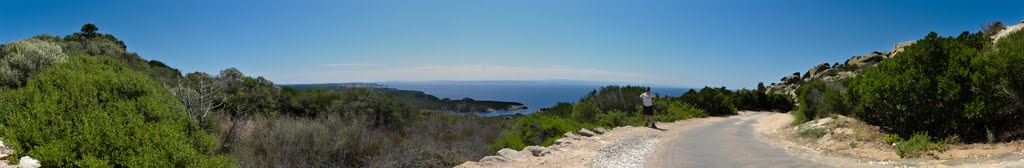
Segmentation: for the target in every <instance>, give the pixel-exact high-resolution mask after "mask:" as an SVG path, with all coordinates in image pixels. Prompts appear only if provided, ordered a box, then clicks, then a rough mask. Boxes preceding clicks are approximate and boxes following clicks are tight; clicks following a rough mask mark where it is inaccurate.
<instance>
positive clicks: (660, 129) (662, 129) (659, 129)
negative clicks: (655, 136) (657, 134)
mask: <svg viewBox="0 0 1024 168" xmlns="http://www.w3.org/2000/svg"><path fill="white" fill-rule="evenodd" d="M651 129H655V130H658V131H668V130H667V129H664V128H651Z"/></svg>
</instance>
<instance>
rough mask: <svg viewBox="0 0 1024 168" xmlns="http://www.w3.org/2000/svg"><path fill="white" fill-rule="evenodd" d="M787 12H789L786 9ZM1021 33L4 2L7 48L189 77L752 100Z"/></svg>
mask: <svg viewBox="0 0 1024 168" xmlns="http://www.w3.org/2000/svg"><path fill="white" fill-rule="evenodd" d="M782 2H784V3H782ZM1022 19H1024V1H1019V0H1006V1H945V0H926V1H902V0H856V1H832V0H813V1H807V0H786V1H768V0H752V1H735V0H714V1H712V0H706V1H705V0H701V1H688V0H665V1H655V0H635V1H634V0H631V1H626V0H586V1H582V0H580V1H577V0H535V1H534V0H508V1H501V0H439V1H426V0H408V1H397V0H365V1H344V0H338V1H334V0H332V1H313V0H288V1H284V0H282V1H265V0H245V1H222V0H199V1H192V0H175V1H127V0H126V1H73V2H72V1H50V0H2V1H0V42H4V43H6V42H11V41H16V40H20V39H24V38H29V37H32V36H34V35H37V34H51V35H61V36H63V35H67V34H70V33H73V32H76V31H78V30H79V28H81V25H82V24H84V23H86V22H92V23H94V24H96V25H97V26H98V27H99V28H100V32H101V33H108V34H114V35H116V36H117V37H118V38H119V39H121V40H123V41H125V43H126V44H127V45H128V50H130V51H133V52H137V53H139V54H141V55H142V56H143V57H144V58H146V59H156V60H160V61H163V62H164V63H167V64H168V65H171V66H173V67H176V68H179V69H181V70H182V71H183V72H193V71H203V72H210V73H213V74H215V73H217V71H219V70H221V69H224V68H228V67H237V68H239V69H241V70H242V71H243V72H245V73H246V74H248V75H259V76H264V77H267V78H268V79H271V80H273V81H275V82H277V83H285V84H290V83H325V82H379V81H422V80H545V79H567V80H586V81H612V82H631V83H650V84H657V85H666V86H679V87H696V86H705V85H709V86H727V87H729V88H744V87H745V88H752V87H753V86H755V85H756V84H757V82H765V84H768V83H771V82H777V81H778V80H779V79H780V78H781V77H782V76H785V75H787V74H790V73H793V72H796V71H800V72H801V73H802V72H804V71H807V69H809V68H811V66H813V65H816V64H818V63H823V62H842V61H845V60H846V59H847V58H849V57H850V56H854V55H863V54H866V53H869V52H871V51H876V50H881V51H885V50H890V49H891V47H892V45H894V44H896V43H899V42H903V41H908V40H914V39H919V38H921V37H923V36H924V35H926V34H927V33H928V32H930V31H935V32H938V33H939V34H940V35H944V36H952V35H957V34H959V33H960V32H962V31H966V30H969V31H977V30H979V28H980V25H982V24H983V23H986V22H991V21H1003V22H1007V24H1008V25H1014V24H1016V23H1019V22H1020V21H1021V20H1022Z"/></svg>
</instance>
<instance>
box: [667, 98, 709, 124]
mask: <svg viewBox="0 0 1024 168" xmlns="http://www.w3.org/2000/svg"><path fill="white" fill-rule="evenodd" d="M655 107H657V110H656V111H655V115H654V118H655V119H656V120H658V121H660V122H672V121H678V120H685V119H691V118H704V117H707V116H708V113H707V112H704V110H701V109H699V108H697V107H693V106H692V105H689V104H686V103H683V102H680V101H678V100H659V101H658V102H657V105H656V106H655Z"/></svg>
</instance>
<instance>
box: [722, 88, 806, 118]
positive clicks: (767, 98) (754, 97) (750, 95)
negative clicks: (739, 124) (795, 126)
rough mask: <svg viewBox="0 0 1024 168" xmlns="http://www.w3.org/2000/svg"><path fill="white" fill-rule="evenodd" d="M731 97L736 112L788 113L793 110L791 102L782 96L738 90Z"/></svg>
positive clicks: (787, 97)
mask: <svg viewBox="0 0 1024 168" xmlns="http://www.w3.org/2000/svg"><path fill="white" fill-rule="evenodd" d="M731 95H732V96H731V97H732V100H733V103H734V105H733V106H735V107H736V109H738V110H752V111H779V112H788V111H790V110H792V109H793V101H792V100H790V98H789V96H786V95H784V94H766V93H765V92H764V91H752V90H747V89H740V90H737V91H736V92H735V93H733V94H731Z"/></svg>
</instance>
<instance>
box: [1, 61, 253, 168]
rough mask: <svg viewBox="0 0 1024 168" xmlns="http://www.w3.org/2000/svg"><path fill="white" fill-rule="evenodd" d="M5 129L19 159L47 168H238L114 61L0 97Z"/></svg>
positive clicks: (160, 94)
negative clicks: (37, 160) (99, 167)
mask: <svg viewBox="0 0 1024 168" xmlns="http://www.w3.org/2000/svg"><path fill="white" fill-rule="evenodd" d="M83 72H87V73H83ZM0 124H2V125H3V128H4V129H2V130H0V132H2V135H3V137H4V138H5V141H4V142H5V143H9V144H10V145H11V147H12V149H14V150H15V151H17V152H18V155H22V156H24V155H28V156H31V157H33V158H36V159H39V160H40V161H41V162H42V163H43V164H45V165H47V166H54V167H93V166H101V167H108V166H114V167H124V166H128V167H136V166H138V167H233V166H236V165H234V163H233V161H232V160H231V159H230V158H228V157H226V156H222V155H217V154H214V151H215V146H216V142H215V140H214V138H213V137H211V136H208V135H206V134H205V133H204V132H203V131H201V130H200V129H199V127H198V124H197V123H196V121H195V120H191V119H190V118H189V117H188V116H187V114H186V113H185V112H184V109H183V108H182V106H181V104H179V103H178V102H177V101H175V100H174V98H173V97H171V96H170V95H169V94H168V93H167V91H166V90H165V89H164V88H163V87H162V86H161V85H159V84H158V83H157V82H154V81H153V80H151V79H149V78H148V77H147V76H145V75H143V74H140V73H138V72H136V71H134V70H131V69H128V68H127V67H125V66H124V65H123V64H122V63H120V62H118V61H115V60H111V59H103V58H95V57H72V58H71V59H70V60H69V62H67V63H63V64H58V65H55V66H53V67H51V68H48V69H46V70H44V71H42V72H40V73H38V74H37V75H35V76H32V77H30V78H29V80H28V82H27V84H26V85H25V86H24V87H21V88H18V89H15V90H11V91H9V92H5V93H3V94H2V95H0ZM17 157H18V156H12V158H17Z"/></svg>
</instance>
